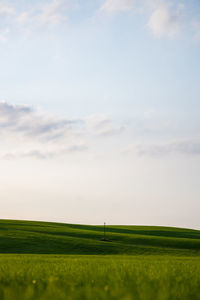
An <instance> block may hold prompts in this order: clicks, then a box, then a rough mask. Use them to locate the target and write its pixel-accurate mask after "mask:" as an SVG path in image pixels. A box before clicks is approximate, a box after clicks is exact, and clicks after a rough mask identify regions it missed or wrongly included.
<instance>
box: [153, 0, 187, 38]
mask: <svg viewBox="0 0 200 300" xmlns="http://www.w3.org/2000/svg"><path fill="white" fill-rule="evenodd" d="M181 12H182V6H180V7H178V8H174V7H171V6H169V5H167V4H161V5H158V7H156V8H155V9H154V11H153V13H152V14H151V17H150V19H149V22H148V27H149V29H150V31H151V32H152V33H153V35H154V36H156V37H158V38H160V37H163V36H168V37H170V38H173V37H176V36H177V35H178V34H179V33H180V32H181V17H182V13H181Z"/></svg>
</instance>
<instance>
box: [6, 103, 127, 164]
mask: <svg viewBox="0 0 200 300" xmlns="http://www.w3.org/2000/svg"><path fill="white" fill-rule="evenodd" d="M123 131H124V127H123V126H121V125H118V124H115V122H113V121H112V120H110V119H109V118H108V117H106V116H104V115H94V116H88V117H86V118H80V119H68V118H66V117H55V116H52V115H49V114H47V113H46V112H43V111H41V110H35V109H33V108H32V107H30V106H27V105H15V104H10V103H7V102H5V101H1V102H0V136H1V140H3V141H4V142H5V145H6V147H7V148H8V149H7V151H5V150H4V151H3V152H2V153H0V156H1V157H3V158H5V159H17V158H31V157H32V158H38V159H47V158H55V157H61V156H64V155H67V154H70V153H71V154H73V153H76V152H83V151H86V150H88V148H89V145H88V139H89V140H92V139H93V137H94V136H95V137H106V136H109V137H112V136H115V135H118V134H119V133H121V132H123ZM4 148H5V147H4ZM10 149H12V150H10Z"/></svg>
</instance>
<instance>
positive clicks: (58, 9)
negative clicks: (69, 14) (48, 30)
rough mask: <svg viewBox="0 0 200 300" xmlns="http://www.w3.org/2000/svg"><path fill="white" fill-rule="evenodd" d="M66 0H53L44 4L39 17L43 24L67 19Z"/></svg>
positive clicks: (56, 22) (54, 23) (57, 22)
mask: <svg viewBox="0 0 200 300" xmlns="http://www.w3.org/2000/svg"><path fill="white" fill-rule="evenodd" d="M67 7H68V6H67V4H66V1H59V0H53V1H52V2H50V3H48V4H46V5H44V6H43V7H42V9H41V13H39V14H38V16H37V18H38V20H39V22H41V24H44V25H57V24H59V23H61V22H62V21H64V20H65V19H66V14H65V12H66V9H67Z"/></svg>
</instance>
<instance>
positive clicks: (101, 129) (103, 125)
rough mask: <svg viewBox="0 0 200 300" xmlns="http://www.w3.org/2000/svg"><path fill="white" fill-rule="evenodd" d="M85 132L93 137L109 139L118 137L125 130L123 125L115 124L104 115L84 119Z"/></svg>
mask: <svg viewBox="0 0 200 300" xmlns="http://www.w3.org/2000/svg"><path fill="white" fill-rule="evenodd" d="M86 126H87V130H88V131H89V132H91V133H92V134H93V135H96V136H102V137H106V136H107V137H109V136H114V135H118V134H120V133H122V132H124V131H125V130H126V128H125V126H124V125H118V124H115V122H113V121H112V120H111V119H109V118H108V117H107V116H105V115H92V116H89V117H88V118H87V119H86Z"/></svg>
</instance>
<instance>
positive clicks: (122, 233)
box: [0, 220, 200, 300]
mask: <svg viewBox="0 0 200 300" xmlns="http://www.w3.org/2000/svg"><path fill="white" fill-rule="evenodd" d="M102 237H103V227H102V226H86V225H72V224H57V223H45V222H26V221H8V220H1V221H0V253H1V254H0V300H66V299H67V300H68V299H69V300H70V299H72V300H73V299H74V300H76V299H81V300H82V299H83V300H84V299H85V300H94V299H98V300H107V299H109V300H110V299H111V300H112V299H122V300H198V299H200V231H198V230H189V229H181V228H168V227H150V226H147V227H145V226H109V227H108V228H107V238H108V239H109V240H110V241H109V242H104V241H102V240H101V239H102Z"/></svg>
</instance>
